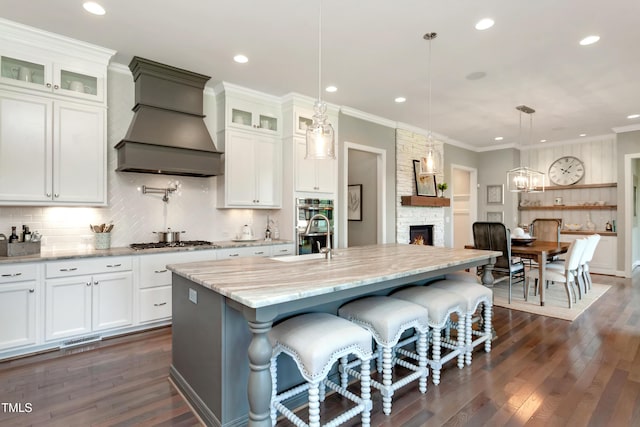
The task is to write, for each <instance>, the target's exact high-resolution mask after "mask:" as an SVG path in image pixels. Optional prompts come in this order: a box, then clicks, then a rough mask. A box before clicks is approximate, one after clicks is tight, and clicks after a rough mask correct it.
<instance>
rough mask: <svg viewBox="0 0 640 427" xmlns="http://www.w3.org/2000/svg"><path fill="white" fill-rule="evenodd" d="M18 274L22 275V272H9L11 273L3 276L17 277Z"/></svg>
mask: <svg viewBox="0 0 640 427" xmlns="http://www.w3.org/2000/svg"><path fill="white" fill-rule="evenodd" d="M16 276H22V273H9V274H3V275H2V277H16Z"/></svg>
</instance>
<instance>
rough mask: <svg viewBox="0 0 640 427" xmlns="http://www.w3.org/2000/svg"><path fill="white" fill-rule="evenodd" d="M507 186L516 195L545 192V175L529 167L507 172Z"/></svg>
mask: <svg viewBox="0 0 640 427" xmlns="http://www.w3.org/2000/svg"><path fill="white" fill-rule="evenodd" d="M507 186H508V188H509V191H511V192H514V193H539V192H543V191H544V187H545V175H544V174H543V173H542V172H538V171H536V170H533V169H530V168H527V167H518V168H515V169H511V170H510V171H507Z"/></svg>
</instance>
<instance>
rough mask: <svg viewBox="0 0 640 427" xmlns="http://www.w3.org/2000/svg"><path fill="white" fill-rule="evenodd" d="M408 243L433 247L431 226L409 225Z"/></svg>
mask: <svg viewBox="0 0 640 427" xmlns="http://www.w3.org/2000/svg"><path fill="white" fill-rule="evenodd" d="M409 243H411V244H412V245H429V246H433V225H410V226H409Z"/></svg>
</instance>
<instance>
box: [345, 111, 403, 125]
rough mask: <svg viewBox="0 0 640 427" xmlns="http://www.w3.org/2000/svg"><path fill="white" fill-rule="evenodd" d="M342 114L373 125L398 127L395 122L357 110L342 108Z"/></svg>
mask: <svg viewBox="0 0 640 427" xmlns="http://www.w3.org/2000/svg"><path fill="white" fill-rule="evenodd" d="M340 112H341V113H342V114H345V115H347V116H351V117H355V118H356V119H361V120H365V121H367V122H371V123H376V124H378V125H381V126H386V127H389V128H394V129H395V128H396V127H397V122H394V121H393V120H389V119H385V118H384V117H380V116H376V115H373V114H369V113H366V112H364V111H360V110H356V109H355V108H351V107H345V106H341V107H340Z"/></svg>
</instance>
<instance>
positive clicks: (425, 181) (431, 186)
mask: <svg viewBox="0 0 640 427" xmlns="http://www.w3.org/2000/svg"><path fill="white" fill-rule="evenodd" d="M413 178H414V180H415V183H416V194H417V195H418V196H428V197H436V196H437V195H438V193H437V192H436V176H435V175H420V160H414V161H413Z"/></svg>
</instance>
